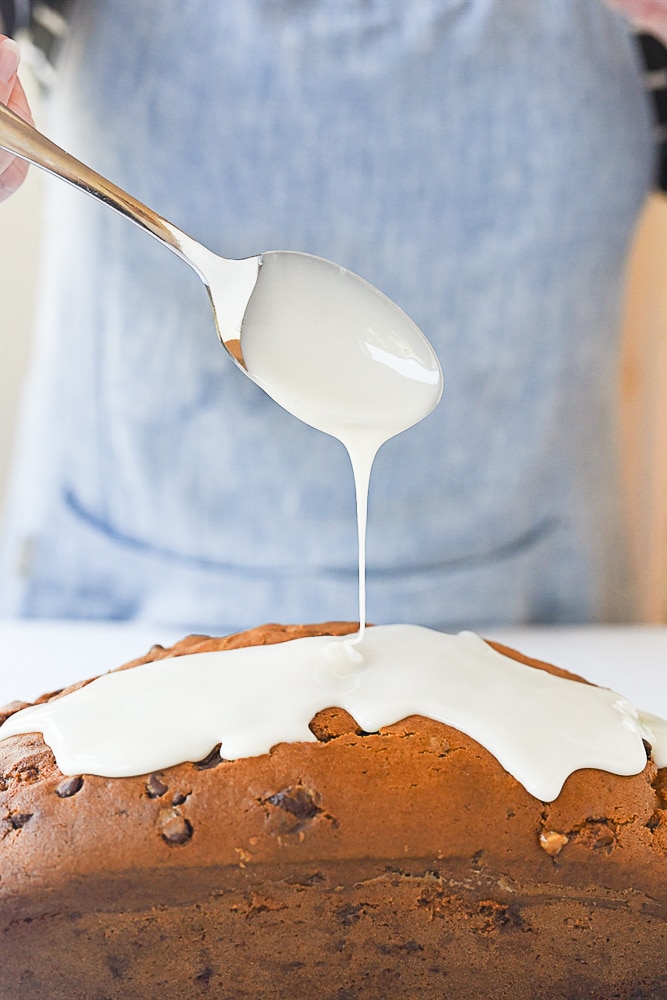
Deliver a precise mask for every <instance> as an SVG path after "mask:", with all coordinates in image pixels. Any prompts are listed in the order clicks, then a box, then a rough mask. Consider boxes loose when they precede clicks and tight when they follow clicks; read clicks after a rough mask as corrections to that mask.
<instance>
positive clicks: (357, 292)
mask: <svg viewBox="0 0 667 1000" xmlns="http://www.w3.org/2000/svg"><path fill="white" fill-rule="evenodd" d="M0 148H2V149H5V150H7V151H8V152H10V153H13V154H14V155H16V156H18V157H21V158H22V159H24V160H27V161H28V162H29V163H32V164H34V165H35V166H37V167H41V168H42V169H44V170H46V171H48V172H49V173H50V174H53V175H54V176H56V177H59V178H60V179H61V180H64V181H66V182H67V183H69V184H71V185H73V186H74V187H77V188H79V189H80V190H82V191H84V192H85V193H86V194H89V195H91V196H92V197H94V198H96V199H97V200H98V201H101V202H102V203H103V204H105V205H107V206H108V207H109V208H112V209H114V210H115V211H117V212H119V213H120V214H121V215H123V216H125V218H127V219H129V220H130V221H131V222H134V223H135V224H136V225H137V226H139V227H140V228H141V229H143V230H145V231H146V232H147V233H149V234H150V235H151V236H153V237H154V238H155V239H157V240H159V242H160V243H163V244H164V246H166V247H167V248H168V249H169V250H171V251H172V252H173V253H175V254H177V255H178V256H179V257H180V258H181V259H182V260H184V261H185V262H186V263H187V264H189V265H190V267H192V268H193V269H194V271H195V272H196V273H197V274H198V276H199V277H200V278H201V280H202V281H203V283H204V285H205V286H206V288H207V290H208V294H209V298H210V301H211V306H212V308H213V315H214V320H215V326H216V329H217V333H218V337H219V339H220V342H221V344H222V345H223V347H224V348H225V349H226V350H227V352H228V353H229V355H230V357H231V358H232V359H233V361H234V363H235V364H236V365H237V366H238V367H239V368H240V369H241V371H243V372H244V374H246V375H248V376H249V377H250V378H251V379H252V380H253V381H254V382H256V383H257V384H258V385H260V386H261V387H262V388H263V389H264V390H265V391H266V392H268V394H269V395H270V396H272V397H273V398H274V399H275V400H276V401H277V402H278V403H280V404H281V405H282V406H284V407H285V408H286V409H287V410H289V411H290V412H292V413H294V415H295V416H297V417H300V419H302V420H305V422H306V423H309V424H311V425H312V426H315V427H318V428H320V429H322V430H328V432H329V433H334V434H336V436H339V435H338V434H337V430H336V429H337V428H338V426H339V425H341V424H342V425H346V426H355V427H358V428H360V427H369V428H372V427H375V426H379V425H380V424H381V425H382V427H383V428H384V431H383V435H381V436H383V437H384V438H386V436H387V434H386V430H387V427H388V423H387V422H388V421H389V424H390V425H391V427H392V432H391V433H392V435H393V434H395V433H398V432H399V431H400V430H404V429H405V428H407V427H409V426H411V425H412V424H413V423H416V422H417V421H418V420H420V419H421V418H422V417H424V416H426V415H427V413H429V412H430V411H431V410H432V409H433V407H434V406H435V405H436V404H437V402H438V400H439V398H440V394H441V391H442V373H441V371H440V366H439V363H438V359H437V357H436V355H435V353H434V351H433V348H432V347H431V345H430V344H429V342H428V341H427V339H426V337H425V336H424V335H423V333H422V332H421V331H420V330H419V328H418V327H417V326H415V324H414V323H413V322H412V321H411V320H410V319H409V318H408V316H406V314H405V313H404V312H403V311H402V310H401V309H400V308H399V307H398V306H397V305H395V304H394V303H393V302H391V300H390V299H388V298H387V297H386V296H384V295H383V294H382V293H381V292H379V291H378V290H377V289H376V288H374V287H373V286H372V285H370V284H368V283H367V282H366V281H364V280H363V279H362V278H359V277H358V276H357V275H355V274H353V273H352V272H350V271H347V270H346V269H345V268H342V267H340V266H339V265H337V264H334V263H332V262H331V261H327V260H323V259H322V258H320V257H315V256H313V255H311V254H306V253H297V252H294V251H283V250H278V251H268V252H265V253H263V254H258V255H257V256H255V257H247V258H245V259H243V260H230V259H228V258H226V257H221V256H219V255H217V254H215V253H213V252H212V251H210V250H208V249H207V248H206V247H204V246H202V244H201V243H198V242H197V241H196V240H194V239H192V237H190V236H188V235H187V234H186V233H184V232H183V231H182V230H181V229H179V228H178V227H177V226H175V225H174V224H173V223H171V222H169V221H168V220H167V219H165V218H163V217H162V216H161V215H159V214H158V213H157V212H154V211H153V210H152V209H151V208H148V206H146V205H144V204H143V203H142V202H140V201H138V200H137V199H136V198H134V197H133V196H132V195H130V194H127V193H126V192H125V191H123V190H122V189H121V188H119V187H117V186H116V185H115V184H113V183H112V182H111V181H108V180H107V179H106V178H104V177H103V176H102V175H101V174H98V173H97V172H96V171H94V170H92V169H91V168H90V167H88V166H86V165H85V164H84V163H82V162H81V161H80V160H77V159H76V158H75V157H73V156H71V155H70V154H69V153H67V152H66V151H65V150H63V149H61V148H60V147H59V146H57V145H56V144H55V143H53V142H52V141H51V140H50V139H48V138H47V137H46V136H44V135H42V134H41V133H40V132H39V131H38V130H37V129H35V128H34V127H33V126H32V125H29V124H28V123H27V122H25V121H24V120H23V119H22V118H20V117H19V116H18V115H17V114H15V113H14V112H13V111H11V110H10V109H9V108H7V107H5V106H4V105H3V104H0ZM397 393H400V394H401V399H402V404H401V407H400V412H401V416H400V419H399V420H398V423H397V421H396V419H395V418H392V416H391V411H392V408H394V409H395V407H394V403H395V400H396V396H397ZM399 424H400V426H399ZM325 425H326V426H325ZM394 425H396V426H395V427H394ZM331 427H334V430H333V431H332V430H331ZM390 436H391V435H390Z"/></svg>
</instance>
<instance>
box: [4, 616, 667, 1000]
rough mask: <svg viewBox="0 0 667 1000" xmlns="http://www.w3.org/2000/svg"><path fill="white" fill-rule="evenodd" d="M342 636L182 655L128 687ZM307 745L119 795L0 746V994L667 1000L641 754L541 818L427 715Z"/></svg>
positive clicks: (652, 819) (655, 781)
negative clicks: (633, 766) (212, 661)
mask: <svg viewBox="0 0 667 1000" xmlns="http://www.w3.org/2000/svg"><path fill="white" fill-rule="evenodd" d="M355 628H356V626H354V625H352V624H347V623H327V624H324V625H319V626H299V627H296V626H295V627H284V626H278V625H267V626H264V627H262V628H258V629H254V630H252V631H250V632H245V633H242V634H240V635H236V636H228V637H226V638H223V639H209V638H203V637H201V636H191V637H189V638H188V639H185V640H183V641H182V642H180V643H178V644H177V645H176V646H174V647H173V648H172V649H169V650H166V649H163V648H162V647H154V648H153V649H152V650H151V651H150V652H149V654H148V655H147V656H146V657H144V658H143V659H142V660H137V661H135V662H134V663H132V664H128V668H131V667H132V666H135V665H136V664H138V663H141V662H145V661H146V660H159V659H161V658H164V657H166V656H178V655H181V654H184V653H193V652H202V651H206V650H211V649H224V648H232V647H237V646H241V645H257V644H264V643H275V642H283V641H285V640H287V639H292V638H296V637H299V636H304V635H320V634H339V635H340V634H345V633H347V632H351V631H353V630H354V629H355ZM497 648H500V649H501V651H502V652H505V653H507V654H508V655H511V656H513V657H515V658H516V659H519V660H521V661H522V662H524V663H528V664H530V665H532V666H534V667H535V668H537V669H543V670H548V671H550V672H556V673H559V674H561V675H563V674H564V672H563V671H559V670H556V668H554V667H550V666H547V665H545V664H542V663H537V662H535V661H532V660H528V659H526V658H525V657H522V656H520V655H519V654H518V653H514V652H512V651H509V650H506V649H504V648H503V647H497ZM565 676H570V675H565ZM70 690H71V689H70ZM59 693H60V692H58V693H57V694H55V695H51V696H45V698H44V699H42V700H47V699H48V698H49V697H57V696H58V694H59ZM20 707H23V706H22V705H19V704H15V705H13V706H10V707H9V708H8V709H7V710H5V713H4V717H3V714H2V712H0V721H3V719H4V718H6V717H7V716H8V715H9V714H11V713H12V712H13V711H16V710H17V709H18V708H20ZM311 729H312V731H313V733H314V734H315V735H316V737H317V740H318V742H315V743H292V744H288V743H283V744H279V745H278V746H276V747H274V749H273V750H272V751H271V753H270V754H265V755H263V756H261V757H255V758H246V759H241V760H237V761H222V760H220V758H219V754H217V753H213V754H211V755H210V756H209V757H207V758H206V759H205V760H202V761H200V762H198V763H196V764H193V763H185V764H180V765H178V766H175V767H170V768H167V769H165V770H163V771H160V772H156V773H154V774H147V775H143V776H140V777H134V778H102V777H96V776H90V775H82V776H78V777H73V778H72V777H64V776H63V775H62V774H61V773H60V772H59V770H58V768H57V766H56V764H55V761H54V758H53V755H52V753H51V751H50V750H49V748H48V747H47V746H46V745H45V744H44V742H43V740H42V738H41V736H39V735H30V736H20V737H11V738H8V739H6V740H5V741H3V742H0V996H1V997H2V998H9V997H17V998H20V1000H29V998H32V997H38V998H39V1000H51V998H52V1000H55V998H67V1000H76V998H85V1000H97V998H99V1000H101V998H121V997H122V998H129V997H131V998H142V1000H143V998H147V1000H151V998H155V1000H158V998H159V1000H169V998H174V1000H176V998H178V1000H188V998H190V997H206V996H209V997H216V998H221V1000H223V998H229V1000H231V998H233V1000H243V998H248V1000H251V998H252V1000H258V998H273V997H289V998H291V1000H299V998H304V1000H305V998H308V1000H313V998H318V1000H391V998H410V1000H411V998H417V997H419V998H420V1000H429V998H437V1000H445V998H447V1000H464V998H465V1000H471V998H476V997H485V998H489V1000H495V998H505V997H506V998H510V997H511V998H513V1000H521V998H530V1000H540V998H549V1000H559V998H568V1000H574V998H583V997H586V998H597V1000H611V998H628V1000H630V998H633V1000H639V998H660V997H667V959H666V956H667V769H663V770H662V771H658V769H657V768H656V766H655V764H654V763H653V761H652V760H651V757H650V747H648V746H647V763H646V767H645V769H644V771H643V772H642V773H641V774H638V775H636V776H633V777H618V776H616V775H613V774H609V773H606V772H602V771H595V770H581V771H578V772H575V773H574V774H573V775H572V776H571V777H570V778H569V779H568V780H567V782H566V784H565V786H564V788H563V791H562V792H561V794H560V796H559V797H558V799H557V800H556V801H555V802H553V803H550V804H545V803H543V802H540V801H538V800H537V799H535V798H533V797H532V796H531V795H529V794H528V792H526V791H525V790H524V788H523V787H522V786H521V785H520V784H519V783H518V782H517V781H515V779H514V778H512V777H511V776H510V775H509V774H508V773H507V772H506V771H504V770H503V768H502V767H501V766H500V765H499V764H498V762H497V761H496V760H495V758H493V757H492V756H491V755H490V754H489V753H488V752H487V751H486V750H485V749H483V748H482V747H481V746H480V745H479V744H477V743H476V742H475V741H474V740H472V739H470V738H469V737H467V736H465V735H463V734H462V733H460V732H458V731H457V730H455V729H452V728H449V727H447V726H444V725H441V724H440V723H436V722H433V721H430V720H428V719H425V718H422V717H418V716H413V717H411V718H408V719H405V720H403V721H402V722H400V723H398V724H396V725H393V726H389V727H387V728H385V729H383V730H381V731H380V732H377V733H365V732H361V731H360V730H359V729H358V727H357V725H356V723H355V722H354V720H353V719H352V718H351V717H350V716H349V715H347V714H346V713H345V712H343V711H341V710H338V709H335V708H332V709H328V710H326V711H324V712H320V713H319V714H318V715H317V716H316V717H315V718H314V719H313V721H312V723H311ZM553 752H554V753H555V754H557V753H558V747H557V746H555V747H554V748H553Z"/></svg>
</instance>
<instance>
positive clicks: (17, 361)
mask: <svg viewBox="0 0 667 1000" xmlns="http://www.w3.org/2000/svg"><path fill="white" fill-rule="evenodd" d="M22 48H23V49H24V59H23V64H22V70H21V79H22V82H23V84H24V86H25V88H26V90H27V92H28V96H29V99H30V102H31V105H32V107H33V110H34V114H35V119H36V121H37V124H38V127H39V126H40V123H41V122H42V121H43V111H44V100H45V98H44V88H43V86H40V85H39V84H38V83H37V78H36V72H37V75H40V69H41V67H40V66H39V65H36V64H35V59H36V58H39V57H38V55H37V56H36V55H35V53H34V52H33V51H32V50H31V49H30V46H29V45H28V44H27V43H26V42H25V40H22ZM42 128H44V130H45V131H47V129H46V126H45V125H44V124H42ZM112 179H113V178H112ZM49 183H58V182H56V181H52V180H50V179H49V178H46V177H45V176H44V175H43V174H42V172H41V171H39V170H36V169H33V170H32V171H31V172H30V175H29V177H28V180H27V182H26V183H25V185H24V186H23V188H22V189H21V190H20V191H19V192H18V193H17V194H16V195H15V196H14V197H12V198H10V199H9V201H8V202H7V203H5V204H3V205H2V207H1V209H0V225H2V227H3V233H4V234H5V237H6V238H4V239H3V240H2V241H1V242H0V275H1V276H2V280H1V285H0V294H2V299H3V319H4V324H3V326H4V328H3V331H2V364H1V365H0V516H1V513H2V509H3V507H4V502H5V497H6V484H7V475H8V471H9V466H10V461H11V451H12V441H13V438H14V434H15V430H16V424H17V418H18V413H19V408H20V401H21V392H22V387H23V384H24V379H25V376H26V372H27V370H28V367H29V363H30V352H31V338H32V327H33V304H34V287H35V281H36V276H37V273H38V269H39V258H40V219H41V208H42V200H43V188H44V186H45V185H46V184H49ZM623 336H624V342H625V351H624V360H623V366H622V373H621V380H620V385H619V419H620V420H621V425H622V443H623V456H624V468H625V479H626V485H627V511H628V518H629V521H630V525H631V531H632V538H633V547H634V558H635V562H636V566H637V572H638V575H639V579H640V581H641V609H642V611H641V618H642V620H643V621H644V622H647V623H659V622H665V621H667V198H666V197H664V196H661V195H655V196H653V197H651V198H650V199H649V200H648V202H647V205H646V209H645V212H644V214H643V217H642V220H641V222H640V225H639V228H638V232H637V238H636V241H635V247H634V251H633V253H632V255H631V259H630V262H629V270H628V284H627V294H626V311H625V321H624V330H623Z"/></svg>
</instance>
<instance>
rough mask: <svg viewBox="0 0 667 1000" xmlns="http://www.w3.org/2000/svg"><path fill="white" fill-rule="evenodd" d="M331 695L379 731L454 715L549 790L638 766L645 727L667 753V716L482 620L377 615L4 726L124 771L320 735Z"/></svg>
mask: <svg viewBox="0 0 667 1000" xmlns="http://www.w3.org/2000/svg"><path fill="white" fill-rule="evenodd" d="M352 638H354V637H352ZM333 706H336V707H340V708H343V709H345V710H346V711H348V712H349V713H350V715H352V716H353V718H354V719H355V721H356V722H357V724H358V725H359V726H360V727H361V728H362V729H363V730H365V731H367V732H376V731H377V730H378V729H380V728H382V727H384V726H388V725H392V724H393V723H395V722H398V721H400V720H401V719H404V718H406V717H407V716H410V715H422V716H426V717H428V718H431V719H435V720H436V721H439V722H443V723H445V724H447V725H450V726H453V727H454V728H456V729H459V730H460V731H462V732H464V733H467V734H468V735H469V736H471V737H472V738H473V739H475V740H476V741H477V742H478V743H480V744H482V745H483V746H484V747H486V749H487V750H488V751H489V752H490V753H492V754H493V755H494V756H495V757H496V758H497V760H498V761H499V762H500V764H502V766H503V767H504V768H505V769H506V770H507V771H508V772H509V773H510V774H512V775H513V776H514V777H515V778H516V779H517V780H518V781H519V782H521V784H522V785H523V786H524V787H525V788H526V789H527V791H528V792H530V793H531V794H532V795H534V796H535V797H536V798H538V799H541V800H542V801H545V802H546V801H552V800H553V799H554V798H556V797H557V796H558V794H559V792H560V790H561V788H562V785H563V783H564V781H565V780H566V778H567V777H568V775H570V774H571V773H572V772H573V771H576V770H578V769H579V768H583V767H592V768H599V769H603V770H606V771H610V772H612V773H615V774H625V775H628V774H637V773H639V772H640V771H642V770H643V768H644V767H645V765H646V752H645V749H644V746H643V743H642V740H643V739H647V740H648V741H649V742H651V743H652V744H653V750H654V755H655V758H656V760H658V761H660V760H664V761H665V762H667V723H664V722H661V720H656V719H654V718H649V717H648V716H647V717H646V722H644V720H643V719H642V717H641V716H640V714H639V713H638V712H637V710H636V709H635V708H633V706H632V705H630V704H629V703H628V702H627V701H626V700H625V699H624V698H622V697H620V696H619V695H617V694H615V693H614V692H612V691H609V690H607V689H606V688H599V687H594V686H592V685H588V684H582V683H579V682H578V681H573V680H567V679H564V678H562V677H558V676H555V675H553V674H550V673H548V672H546V671H543V670H538V669H535V668H533V667H529V666H526V665H525V664H523V663H519V662H518V661H516V660H514V659H511V658H510V657H508V656H505V655H503V654H501V653H499V652H497V651H496V650H495V649H493V648H492V647H491V646H489V645H488V644H487V643H486V642H484V640H483V639H481V638H479V636H477V635H475V634H473V633H472V632H461V633H459V634H458V635H447V634H444V633H441V632H436V631H434V630H432V629H427V628H423V627H421V626H417V625H385V626H375V627H374V628H371V629H368V630H367V631H366V634H365V636H364V638H363V641H362V642H357V643H354V642H353V641H351V638H350V637H349V636H345V637H332V636H310V637H305V638H300V639H293V640H291V641H289V642H283V643H278V644H275V645H268V646H251V647H243V648H240V649H233V650H225V651H217V652H209V653H198V654H190V655H185V656H178V657H172V658H167V659H163V660H160V661H157V662H151V663H144V664H141V665H139V666H137V667H133V668H132V669H129V670H121V671H116V672H112V673H109V674H105V675H104V676H102V677H99V678H98V679H97V680H95V681H93V682H91V683H90V684H88V685H86V686H85V687H83V688H80V689H78V690H77V691H74V692H72V693H71V694H68V695H65V696H63V697H61V698H57V699H54V700H53V701H50V702H47V703H45V704H42V705H36V706H33V707H30V708H26V709H23V710H22V711H19V712H17V713H16V714H15V715H13V716H11V717H10V718H9V719H8V720H7V721H6V722H5V723H4V725H3V726H1V727H0V739H5V738H7V737H10V736H14V735H18V734H20V733H31V732H41V733H43V735H44V739H45V741H46V742H47V743H48V744H49V746H50V747H51V748H52V750H53V752H54V754H55V757H56V760H57V763H58V766H59V768H60V770H61V771H62V772H63V773H64V774H66V775H75V774H82V773H91V774H100V775H104V776H107V777H122V776H127V775H134V774H144V773H148V772H150V771H155V770H160V769H162V768H165V767H169V766H171V765H173V764H178V763H181V762H183V761H186V760H192V761H196V760H199V759H201V758H203V757H205V756H206V755H207V754H208V753H209V752H210V751H211V749H212V748H213V747H214V746H216V745H217V744H218V743H220V744H221V751H220V753H221V755H222V756H223V757H224V758H225V759H228V760H232V759H236V758H239V757H252V756H256V755H258V754H263V753H267V752H269V751H270V749H271V747H273V746H275V745H276V744H278V743H281V742H285V741H292V742H298V741H314V739H315V737H314V736H313V734H312V733H311V731H310V729H309V728H308V724H309V722H310V721H311V719H312V718H313V717H314V716H315V715H316V714H317V712H318V711H321V710H322V709H324V708H329V707H333Z"/></svg>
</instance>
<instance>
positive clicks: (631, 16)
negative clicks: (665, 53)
mask: <svg viewBox="0 0 667 1000" xmlns="http://www.w3.org/2000/svg"><path fill="white" fill-rule="evenodd" d="M606 3H607V5H608V6H609V7H611V8H612V9H613V10H616V11H618V13H619V14H623V15H624V16H625V17H627V19H628V20H629V21H630V23H631V24H632V25H633V27H635V28H637V29H638V30H639V31H647V32H648V33H649V34H650V35H655V37H656V38H658V39H659V40H660V41H661V42H662V43H663V45H667V0H606Z"/></svg>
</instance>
